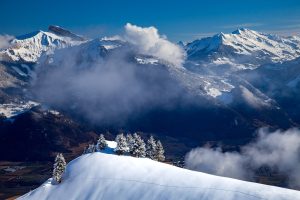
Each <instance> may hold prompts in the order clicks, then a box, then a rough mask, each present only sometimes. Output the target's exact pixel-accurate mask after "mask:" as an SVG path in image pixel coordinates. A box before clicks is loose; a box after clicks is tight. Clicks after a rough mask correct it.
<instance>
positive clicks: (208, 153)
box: [185, 129, 300, 187]
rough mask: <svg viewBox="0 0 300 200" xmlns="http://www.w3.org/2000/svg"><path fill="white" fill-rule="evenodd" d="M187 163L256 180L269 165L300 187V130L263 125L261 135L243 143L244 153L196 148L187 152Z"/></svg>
mask: <svg viewBox="0 0 300 200" xmlns="http://www.w3.org/2000/svg"><path fill="white" fill-rule="evenodd" d="M185 163H186V167H187V168H189V169H193V170H197V171H202V172H207V173H211V174H215V175H221V176H227V177H232V178H239V179H243V180H252V179H253V174H254V172H255V170H257V169H258V168H260V167H262V166H268V167H270V168H271V169H273V170H278V171H279V172H280V173H281V174H284V175H285V176H287V177H288V180H287V181H288V183H289V185H290V186H291V187H299V186H300V167H299V166H300V131H299V129H289V130H287V131H275V132H271V133H270V132H269V131H268V130H266V129H260V130H259V132H258V137H257V139H256V140H255V141H253V142H251V143H249V144H247V145H245V146H243V147H241V152H240V153H238V152H224V153H223V152H222V151H221V149H220V148H217V149H210V148H196V149H193V150H192V151H190V152H189V153H188V154H187V155H186V158H185Z"/></svg>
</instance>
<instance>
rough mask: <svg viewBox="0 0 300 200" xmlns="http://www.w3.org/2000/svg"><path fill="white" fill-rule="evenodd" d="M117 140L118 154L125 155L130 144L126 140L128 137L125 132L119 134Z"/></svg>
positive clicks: (116, 149)
mask: <svg viewBox="0 0 300 200" xmlns="http://www.w3.org/2000/svg"><path fill="white" fill-rule="evenodd" d="M115 141H116V142H117V147H116V148H115V150H114V151H115V152H116V154H118V155H123V154H125V153H126V152H128V145H127V141H126V137H125V136H124V134H123V133H121V134H119V135H117V137H116V139H115Z"/></svg>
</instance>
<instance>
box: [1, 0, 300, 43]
mask: <svg viewBox="0 0 300 200" xmlns="http://www.w3.org/2000/svg"><path fill="white" fill-rule="evenodd" d="M0 5H1V6H0V18H1V20H0V34H11V35H20V34H23V33H27V32H31V31H35V30H39V29H42V30H46V29H47V27H48V25H50V24H55V25H59V26H62V27H66V28H68V29H70V30H72V31H74V32H77V33H80V34H83V35H87V36H89V37H97V36H104V35H114V34H118V33H120V32H121V31H122V30H123V26H124V25H125V24H126V23H127V22H130V23H132V24H136V25H139V26H155V27H157V28H158V29H159V32H160V33H161V34H164V35H166V36H167V37H168V38H169V39H171V40H172V41H178V40H185V41H188V40H192V39H195V38H198V37H203V36H208V35H212V34H214V33H218V32H221V31H222V32H225V33H227V32H232V31H233V30H235V29H236V28H238V27H246V28H250V29H254V30H258V31H264V32H271V33H277V34H281V35H294V34H298V35H299V34H300V0H251V1H247V0H243V1H242V0H211V1H208V0H198V1H197V0H190V1H188V0H186V1H183V0H181V1H178V0H172V1H171V0H151V1H142V0H128V1H125V0H105V1H103V0H85V1H77V0H60V1H59V0H52V1H50V0H48V1H45V0H39V1H37V0H1V2H0Z"/></svg>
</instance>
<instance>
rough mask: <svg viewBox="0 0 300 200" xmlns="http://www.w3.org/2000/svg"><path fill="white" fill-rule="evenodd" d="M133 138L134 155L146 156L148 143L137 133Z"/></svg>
mask: <svg viewBox="0 0 300 200" xmlns="http://www.w3.org/2000/svg"><path fill="white" fill-rule="evenodd" d="M133 139H134V143H133V146H132V155H133V156H135V157H142V158H144V157H145V156H146V145H145V142H144V140H143V139H142V138H141V137H140V136H139V135H138V134H136V133H134V134H133Z"/></svg>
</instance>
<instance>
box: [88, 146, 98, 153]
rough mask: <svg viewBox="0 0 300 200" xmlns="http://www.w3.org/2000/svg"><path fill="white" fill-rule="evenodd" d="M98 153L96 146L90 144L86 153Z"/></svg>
mask: <svg viewBox="0 0 300 200" xmlns="http://www.w3.org/2000/svg"><path fill="white" fill-rule="evenodd" d="M95 151H96V146H95V145H94V144H89V147H88V148H87V150H86V153H94V152H95Z"/></svg>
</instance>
